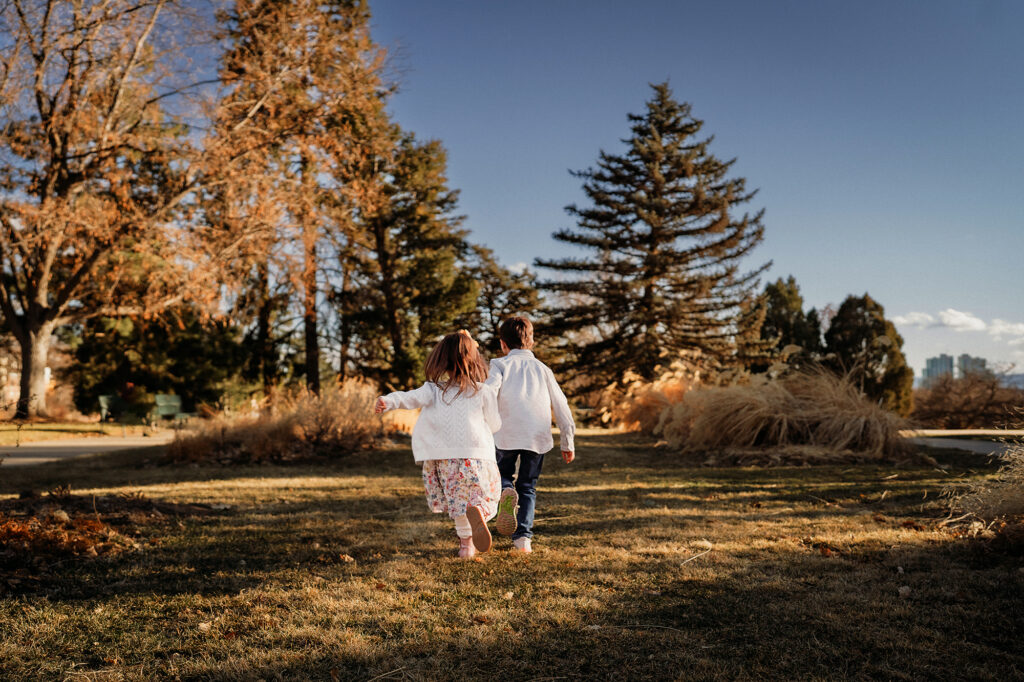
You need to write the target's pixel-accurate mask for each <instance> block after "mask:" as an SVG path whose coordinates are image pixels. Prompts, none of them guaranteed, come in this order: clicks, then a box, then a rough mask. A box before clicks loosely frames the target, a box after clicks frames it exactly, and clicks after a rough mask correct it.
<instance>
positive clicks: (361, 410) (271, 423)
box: [167, 380, 384, 464]
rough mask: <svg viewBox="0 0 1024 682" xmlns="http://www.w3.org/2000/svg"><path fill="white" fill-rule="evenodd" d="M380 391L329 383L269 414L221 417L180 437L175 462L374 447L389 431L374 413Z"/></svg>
mask: <svg viewBox="0 0 1024 682" xmlns="http://www.w3.org/2000/svg"><path fill="white" fill-rule="evenodd" d="M376 396H377V391H376V390H375V389H374V388H373V387H372V386H370V385H369V384H367V383H365V382H362V381H356V380H350V381H346V382H344V383H341V384H334V385H328V386H325V387H324V389H323V390H322V391H321V394H320V396H317V395H315V394H313V393H311V392H309V391H306V390H300V391H297V392H295V393H292V394H290V395H287V394H286V395H283V396H281V397H279V398H278V400H277V402H276V404H275V406H274V409H273V410H272V411H271V412H270V413H269V414H260V415H256V416H244V417H236V418H228V417H220V418H216V419H213V420H210V421H209V422H207V423H205V424H203V425H202V426H201V427H200V428H199V429H198V430H197V431H193V432H191V433H187V434H184V435H182V436H180V437H179V438H177V439H175V440H174V441H173V442H172V443H171V444H170V445H169V446H168V448H167V458H168V459H169V460H171V461H174V462H201V461H211V460H213V461H218V462H222V463H225V464H228V463H235V462H283V461H290V460H298V459H306V458H311V457H336V456H340V455H344V454H347V453H350V452H354V451H356V450H361V449H364V448H368V447H372V446H374V445H376V444H378V443H379V442H380V440H381V439H382V437H383V435H384V429H383V426H382V422H381V419H380V418H379V417H376V416H374V414H373V401H374V399H375V398H376Z"/></svg>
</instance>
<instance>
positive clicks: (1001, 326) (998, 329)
mask: <svg viewBox="0 0 1024 682" xmlns="http://www.w3.org/2000/svg"><path fill="white" fill-rule="evenodd" d="M988 333H989V334H991V335H992V338H993V339H995V340H996V341H1002V340H1003V337H1004V336H1008V337H1011V338H1012V340H1011V341H1010V343H1012V344H1018V343H1024V322H1007V321H1006V320H1000V319H999V318H996V319H994V320H992V324H990V325H989V327H988Z"/></svg>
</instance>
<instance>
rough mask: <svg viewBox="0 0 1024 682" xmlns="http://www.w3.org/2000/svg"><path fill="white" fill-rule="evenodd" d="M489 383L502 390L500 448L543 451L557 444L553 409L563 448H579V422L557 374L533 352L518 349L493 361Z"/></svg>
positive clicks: (497, 441) (497, 440) (496, 435)
mask: <svg viewBox="0 0 1024 682" xmlns="http://www.w3.org/2000/svg"><path fill="white" fill-rule="evenodd" d="M487 384H488V385H490V386H493V387H494V388H495V389H497V391H498V413H499V414H500V415H501V428H500V429H499V430H497V431H495V433H494V444H495V446H497V448H498V449H499V450H530V451H531V452H538V453H543V452H547V451H548V450H550V449H551V448H552V447H554V444H555V441H554V439H553V438H552V437H551V412H552V410H554V415H555V423H556V424H558V430H559V432H560V434H561V436H560V438H561V444H560V447H561V449H562V450H573V451H574V450H575V449H576V448H575V446H574V444H573V436H574V435H575V433H576V423H575V422H574V421H573V418H572V412H571V411H570V410H569V402H568V401H567V400H566V399H565V394H564V393H562V389H561V388H559V386H558V382H557V381H556V380H555V375H554V373H553V372H552V371H551V370H550V369H549V368H548V366H547V365H545V364H544V363H543V362H541V361H540V360H538V359H537V358H535V357H534V355H533V353H532V352H531V351H528V350H523V349H521V348H515V349H513V350H510V351H509V352H508V355H506V356H505V357H503V358H495V359H494V360H491V368H490V375H489V376H488V377H487Z"/></svg>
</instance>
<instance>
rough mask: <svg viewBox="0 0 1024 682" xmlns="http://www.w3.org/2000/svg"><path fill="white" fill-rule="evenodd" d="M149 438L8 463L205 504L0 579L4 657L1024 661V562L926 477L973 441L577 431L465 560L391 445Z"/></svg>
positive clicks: (487, 666)
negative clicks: (960, 521) (832, 445)
mask: <svg viewBox="0 0 1024 682" xmlns="http://www.w3.org/2000/svg"><path fill="white" fill-rule="evenodd" d="M144 456H149V457H152V456H151V455H140V454H128V455H115V456H112V457H110V458H97V459H94V460H90V461H82V462H74V463H70V464H67V463H66V464H65V468H63V469H61V468H59V467H37V468H32V469H31V470H28V469H26V470H19V471H15V470H11V471H9V472H6V473H7V474H8V477H7V478H5V479H4V480H3V482H2V483H0V486H2V487H0V495H12V494H14V493H16V492H17V491H19V490H22V489H24V488H26V487H33V486H35V487H38V488H44V487H45V486H48V485H52V484H54V483H55V482H59V481H60V480H62V479H67V480H71V481H72V482H73V485H74V488H75V492H76V493H78V494H86V495H92V494H95V495H97V496H98V497H103V496H109V495H116V494H119V493H129V492H141V493H143V494H144V495H146V496H148V497H150V498H153V499H159V500H163V501H168V502H177V503H198V504H207V505H212V506H213V510H214V511H213V513H212V514H210V515H205V516H191V517H190V516H178V517H175V516H167V517H166V518H163V519H159V518H158V519H156V520H153V521H150V522H147V523H146V524H143V525H141V526H139V527H138V528H137V530H138V531H139V538H140V544H141V545H142V546H143V547H144V549H142V550H139V551H135V552H130V553H126V554H122V555H118V556H116V557H112V558H110V559H98V560H92V561H86V562H82V563H79V564H76V565H67V566H63V567H58V568H57V569H55V570H54V573H53V574H52V575H51V576H50V577H49V578H48V579H47V580H46V581H45V582H44V584H43V585H42V586H41V588H40V589H39V590H37V591H33V592H28V593H21V594H20V595H8V596H7V597H5V598H3V599H2V601H0V623H2V624H3V625H2V628H0V677H3V678H5V679H53V678H62V677H74V676H75V675H79V676H81V678H82V679H130V680H144V679H145V680H148V679H181V680H198V679H204V680H205V679H217V680H222V679H224V680H252V679H295V680H298V679H334V678H337V679H364V680H365V679H369V678H373V677H376V676H382V677H381V679H418V680H420V679H422V680H427V679H464V678H477V679H479V678H489V677H494V676H499V675H500V676H506V677H510V678H513V679H531V678H538V677H567V678H576V677H582V678H612V677H615V678H655V679H673V678H677V677H683V678H698V679H735V678H751V677H756V678H760V677H766V676H769V677H776V678H789V679H793V678H826V677H834V676H837V675H839V676H849V677H885V678H901V679H917V678H929V677H931V678H934V677H943V678H1001V679H1005V678H1007V677H1008V676H1012V675H1013V674H1015V673H1014V671H1019V670H1020V669H1022V667H1024V655H1022V654H1021V653H1020V651H1019V646H1018V643H1019V639H1018V637H1019V634H1020V632H1021V631H1022V630H1021V615H1020V614H1021V611H1022V610H1021V609H1020V608H1017V607H1015V606H1014V605H1017V606H1019V605H1020V604H1021V603H1024V602H1022V599H1021V598H1022V596H1024V590H1022V586H1024V573H1022V572H1021V571H1020V570H1018V569H1019V562H1018V561H1017V560H1015V559H1013V558H1012V557H1007V556H1003V555H998V554H992V553H979V552H978V551H976V549H975V548H974V546H973V545H971V544H970V543H967V542H965V541H963V540H957V539H955V538H953V537H952V536H951V535H950V534H949V533H946V532H944V531H943V530H942V529H941V528H940V527H939V526H938V523H937V522H938V520H939V519H940V518H941V515H942V514H943V513H944V510H945V506H944V502H942V501H940V499H939V498H938V493H939V492H940V491H941V490H942V489H943V488H944V487H945V486H946V485H947V484H948V483H949V482H951V481H954V480H960V479H963V480H973V479H977V478H979V477H983V476H988V475H990V474H991V468H987V469H986V468H985V466H986V465H985V463H984V461H983V460H977V461H972V462H970V463H964V462H961V461H953V462H952V465H951V466H950V468H949V469H948V470H945V471H944V470H940V469H936V468H933V467H919V468H893V467H886V466H875V465H858V466H847V467H845V468H844V467H819V468H811V467H802V468H777V469H753V468H746V469H735V468H733V469H712V468H702V467H695V466H693V465H691V464H689V463H687V462H685V461H681V460H679V459H678V457H677V456H675V455H672V454H670V453H668V452H667V451H666V450H664V449H660V448H655V447H654V442H653V441H652V440H650V439H647V438H644V437H641V436H637V435H635V434H612V433H609V432H600V431H588V432H587V433H585V434H584V435H582V436H581V437H580V439H579V460H578V461H577V462H576V463H574V464H572V465H568V466H566V465H564V464H562V463H561V462H560V461H556V460H555V458H550V459H549V460H548V462H547V469H546V471H545V473H544V474H543V476H542V477H541V486H540V491H539V494H538V516H537V527H536V531H537V535H536V538H535V549H536V551H535V553H534V554H533V555H531V556H521V555H514V554H511V553H510V552H509V551H508V547H509V544H510V543H509V542H508V540H507V539H505V538H501V537H496V542H495V549H494V550H493V551H492V552H491V553H490V554H488V555H484V556H483V557H482V558H481V560H479V561H470V562H463V561H459V560H458V559H456V558H455V556H454V555H455V551H454V550H455V547H456V540H455V537H454V533H453V531H452V529H451V528H450V524H449V522H448V521H447V520H446V519H445V518H443V517H441V516H436V515H431V514H429V513H428V512H427V510H426V506H425V503H424V501H423V499H422V498H423V494H422V491H421V486H420V480H419V472H418V469H417V468H416V467H415V466H414V465H413V463H412V457H411V454H410V453H409V451H408V449H407V448H404V447H394V448H391V449H386V450H378V451H373V452H366V453H361V454H358V455H354V456H353V457H351V458H350V459H348V460H345V461H342V462H339V463H335V464H331V465H315V466H287V467H285V466H249V467H210V466H207V467H168V466H158V467H155V466H151V465H140V458H142V457H144ZM940 460H941V457H940ZM965 464H969V466H970V467H971V469H968V468H967V466H966V465H965ZM979 467H980V468H979ZM972 469H973V472H972Z"/></svg>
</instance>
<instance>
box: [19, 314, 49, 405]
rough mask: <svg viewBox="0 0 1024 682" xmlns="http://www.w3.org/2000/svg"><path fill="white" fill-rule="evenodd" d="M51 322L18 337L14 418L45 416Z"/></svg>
mask: <svg viewBox="0 0 1024 682" xmlns="http://www.w3.org/2000/svg"><path fill="white" fill-rule="evenodd" d="M52 335H53V323H52V322H47V323H44V324H43V325H42V327H40V328H39V329H37V330H34V331H33V330H26V333H25V334H24V336H22V337H21V338H19V339H18V343H19V345H20V346H21V391H20V393H19V395H18V408H17V410H16V411H15V414H14V418H15V419H29V418H31V417H43V416H46V357H47V355H49V352H50V338H51V336H52Z"/></svg>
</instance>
